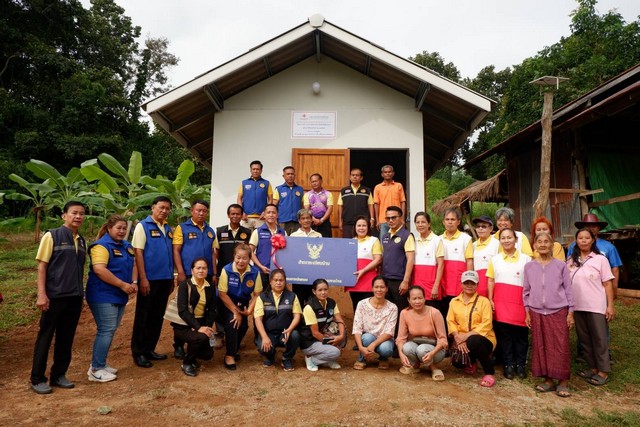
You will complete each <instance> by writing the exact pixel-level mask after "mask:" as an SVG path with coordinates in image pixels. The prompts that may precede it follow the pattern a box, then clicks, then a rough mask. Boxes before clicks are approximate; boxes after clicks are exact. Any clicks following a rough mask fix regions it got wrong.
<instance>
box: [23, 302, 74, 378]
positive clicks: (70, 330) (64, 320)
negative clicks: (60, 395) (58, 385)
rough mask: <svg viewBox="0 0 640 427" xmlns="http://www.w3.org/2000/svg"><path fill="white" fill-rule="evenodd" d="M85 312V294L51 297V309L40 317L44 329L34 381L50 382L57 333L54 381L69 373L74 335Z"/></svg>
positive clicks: (36, 354) (33, 370)
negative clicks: (49, 368)
mask: <svg viewBox="0 0 640 427" xmlns="http://www.w3.org/2000/svg"><path fill="white" fill-rule="evenodd" d="M81 312H82V297H81V296H75V297H63V298H51V299H50V300H49V309H48V310H47V311H43V312H42V315H41V316H40V330H39V331H38V337H37V338H36V344H35V348H34V350H33V366H32V367H31V384H39V383H44V382H47V377H46V376H45V371H46V369H47V358H48V357H49V349H50V348H51V341H53V336H54V335H55V337H56V342H55V344H54V347H53V365H52V366H51V372H50V376H51V380H52V381H55V380H57V379H58V378H59V377H61V376H63V375H65V374H66V373H67V370H68V369H69V364H71V348H72V347H73V338H74V337H75V335H76V328H77V327H78V321H79V320H80V313H81Z"/></svg>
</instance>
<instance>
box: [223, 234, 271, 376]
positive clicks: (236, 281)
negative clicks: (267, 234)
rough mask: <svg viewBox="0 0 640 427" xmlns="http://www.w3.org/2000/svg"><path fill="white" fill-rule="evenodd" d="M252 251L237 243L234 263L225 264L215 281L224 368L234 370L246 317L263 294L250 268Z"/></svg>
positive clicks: (247, 325) (243, 334)
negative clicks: (222, 340) (216, 283)
mask: <svg viewBox="0 0 640 427" xmlns="http://www.w3.org/2000/svg"><path fill="white" fill-rule="evenodd" d="M250 260H251V248H250V247H249V245H247V244H245V243H239V244H238V246H236V247H235V249H234V250H233V262H232V263H231V264H227V265H226V266H224V268H223V269H222V272H221V273H220V278H219V279H218V293H219V295H220V302H219V304H218V311H219V319H220V323H222V324H223V325H224V334H225V344H226V347H227V354H226V355H225V356H224V366H225V368H227V369H229V370H230V371H234V370H235V369H236V360H237V357H238V350H239V349H240V343H241V342H242V339H243V338H244V336H245V335H246V333H247V329H248V328H249V322H248V317H249V316H251V314H252V313H253V308H254V307H255V305H256V297H257V296H258V295H259V294H260V293H261V292H262V279H261V278H260V270H258V268H257V267H255V266H253V265H250V264H249V261H250Z"/></svg>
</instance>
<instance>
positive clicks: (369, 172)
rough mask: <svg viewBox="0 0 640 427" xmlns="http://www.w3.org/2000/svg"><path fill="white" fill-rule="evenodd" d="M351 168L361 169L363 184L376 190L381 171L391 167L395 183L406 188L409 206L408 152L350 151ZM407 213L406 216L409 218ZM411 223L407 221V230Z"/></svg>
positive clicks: (380, 178) (380, 180)
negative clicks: (388, 166) (385, 166)
mask: <svg viewBox="0 0 640 427" xmlns="http://www.w3.org/2000/svg"><path fill="white" fill-rule="evenodd" d="M349 153H350V154H349V156H350V161H349V166H350V168H360V169H361V170H362V173H363V175H364V179H363V180H362V184H363V185H364V186H365V187H369V188H371V190H373V189H374V187H375V186H376V185H378V184H380V183H381V182H382V176H381V174H380V170H381V169H382V166H384V165H391V166H393V169H394V171H395V176H394V177H393V179H394V181H396V182H399V183H400V184H402V186H403V187H404V192H405V195H406V197H407V206H409V205H410V204H409V181H408V179H407V177H408V176H409V170H408V163H409V159H408V158H407V157H408V150H406V149H405V150H360V149H353V148H352V149H350V150H349ZM408 214H409V213H408V212H405V216H408ZM410 224H411V221H407V224H406V225H407V228H410Z"/></svg>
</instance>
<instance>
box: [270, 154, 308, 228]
mask: <svg viewBox="0 0 640 427" xmlns="http://www.w3.org/2000/svg"><path fill="white" fill-rule="evenodd" d="M282 177H283V178H284V184H281V185H278V186H277V187H276V191H275V192H274V193H273V204H274V205H276V206H278V219H279V220H280V223H279V224H278V225H280V228H283V229H284V231H285V232H286V233H287V236H290V235H291V233H293V232H294V231H296V230H297V229H298V217H297V214H298V210H300V208H301V207H302V196H303V195H304V189H303V188H302V187H300V186H299V185H297V184H296V182H295V180H296V170H295V169H294V168H293V166H285V168H284V169H282Z"/></svg>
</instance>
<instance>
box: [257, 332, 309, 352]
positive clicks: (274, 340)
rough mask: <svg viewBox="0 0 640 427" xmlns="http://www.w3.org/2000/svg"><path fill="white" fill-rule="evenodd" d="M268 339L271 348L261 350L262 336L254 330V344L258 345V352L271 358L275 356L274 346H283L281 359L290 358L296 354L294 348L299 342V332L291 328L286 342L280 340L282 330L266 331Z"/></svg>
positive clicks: (296, 347)
mask: <svg viewBox="0 0 640 427" xmlns="http://www.w3.org/2000/svg"><path fill="white" fill-rule="evenodd" d="M267 335H268V336H269V339H270V340H271V344H272V345H271V350H269V351H263V350H262V337H261V336H260V334H258V333H257V332H256V346H258V353H260V354H261V355H263V356H264V357H266V358H267V359H269V360H273V359H275V357H276V348H278V347H284V352H283V353H282V360H291V359H293V356H295V355H296V350H297V349H298V345H299V344H300V333H299V332H298V331H297V330H295V329H294V330H293V332H291V334H290V335H289V339H288V340H287V342H286V344H285V343H283V342H282V332H276V333H275V334H272V333H269V332H267Z"/></svg>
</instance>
